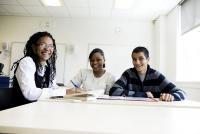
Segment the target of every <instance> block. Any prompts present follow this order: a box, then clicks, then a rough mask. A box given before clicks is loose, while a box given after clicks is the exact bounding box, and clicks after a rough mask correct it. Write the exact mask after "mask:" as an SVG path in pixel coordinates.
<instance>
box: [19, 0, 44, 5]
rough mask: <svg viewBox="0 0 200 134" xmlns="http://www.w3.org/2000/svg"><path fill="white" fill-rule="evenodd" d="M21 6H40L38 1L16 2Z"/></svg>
mask: <svg viewBox="0 0 200 134" xmlns="http://www.w3.org/2000/svg"><path fill="white" fill-rule="evenodd" d="M17 1H18V2H19V3H20V4H21V5H26V6H42V3H41V2H40V0H17Z"/></svg>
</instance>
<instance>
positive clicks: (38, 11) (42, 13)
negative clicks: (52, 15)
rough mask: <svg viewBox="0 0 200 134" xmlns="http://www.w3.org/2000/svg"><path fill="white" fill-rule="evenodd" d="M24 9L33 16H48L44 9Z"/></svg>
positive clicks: (27, 7) (33, 7)
mask: <svg viewBox="0 0 200 134" xmlns="http://www.w3.org/2000/svg"><path fill="white" fill-rule="evenodd" d="M24 8H25V9H26V10H27V11H28V12H29V13H30V14H31V15H32V16H48V15H49V14H48V12H47V11H46V9H45V8H44V7H38V6H24Z"/></svg>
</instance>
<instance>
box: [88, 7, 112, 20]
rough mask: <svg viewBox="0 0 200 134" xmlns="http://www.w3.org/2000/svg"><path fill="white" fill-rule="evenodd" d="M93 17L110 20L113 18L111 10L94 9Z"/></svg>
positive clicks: (92, 10)
mask: <svg viewBox="0 0 200 134" xmlns="http://www.w3.org/2000/svg"><path fill="white" fill-rule="evenodd" d="M90 11H91V16H92V17H95V18H99V17H100V18H109V17H111V9H101V8H92V9H91V10H90Z"/></svg>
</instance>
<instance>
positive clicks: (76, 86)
mask: <svg viewBox="0 0 200 134" xmlns="http://www.w3.org/2000/svg"><path fill="white" fill-rule="evenodd" d="M71 83H72V84H73V85H74V87H75V88H79V86H78V85H76V84H75V83H74V82H73V81H72V80H71Z"/></svg>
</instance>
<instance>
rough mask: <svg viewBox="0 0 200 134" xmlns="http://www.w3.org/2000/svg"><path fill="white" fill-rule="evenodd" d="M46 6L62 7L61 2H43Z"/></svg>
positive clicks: (44, 0) (53, 0)
mask: <svg viewBox="0 0 200 134" xmlns="http://www.w3.org/2000/svg"><path fill="white" fill-rule="evenodd" d="M41 1H42V3H43V4H44V5H45V6H62V3H61V0H41Z"/></svg>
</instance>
